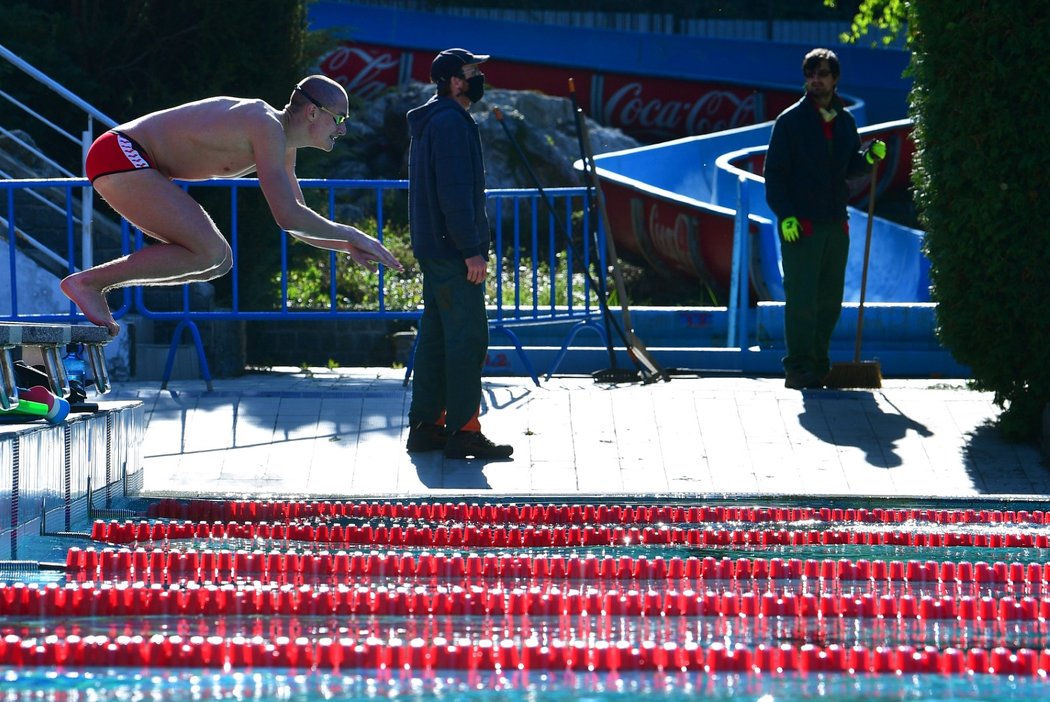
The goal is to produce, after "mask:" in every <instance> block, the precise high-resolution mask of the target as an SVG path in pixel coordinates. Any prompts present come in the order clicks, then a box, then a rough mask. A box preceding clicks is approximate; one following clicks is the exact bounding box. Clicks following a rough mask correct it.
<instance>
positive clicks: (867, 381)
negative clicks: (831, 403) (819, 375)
mask: <svg viewBox="0 0 1050 702" xmlns="http://www.w3.org/2000/svg"><path fill="white" fill-rule="evenodd" d="M824 386H825V387H828V388H838V389H844V388H881V387H882V369H881V368H880V367H879V362H878V361H855V362H852V363H833V364H831V372H830V373H828V377H827V378H825V379H824Z"/></svg>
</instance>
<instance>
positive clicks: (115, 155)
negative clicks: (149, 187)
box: [84, 131, 153, 183]
mask: <svg viewBox="0 0 1050 702" xmlns="http://www.w3.org/2000/svg"><path fill="white" fill-rule="evenodd" d="M139 168H153V160H152V159H150V157H149V154H148V153H147V152H146V150H145V149H144V148H142V147H141V146H139V145H138V144H137V143H136V142H135V141H134V140H133V139H129V138H128V137H126V136H124V135H123V134H121V133H120V132H114V131H110V132H106V133H105V134H103V135H102V136H100V137H99V138H98V139H95V142H94V143H93V144H92V145H91V148H90V149H88V153H87V159H85V161H84V172H85V173H86V174H87V177H88V180H90V181H91V182H92V183H94V182H95V178H98V177H99V176H104V175H109V174H110V173H124V172H125V171H134V170H137V169H139Z"/></svg>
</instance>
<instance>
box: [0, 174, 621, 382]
mask: <svg viewBox="0 0 1050 702" xmlns="http://www.w3.org/2000/svg"><path fill="white" fill-rule="evenodd" d="M181 185H182V187H184V188H185V189H187V190H193V189H196V188H226V189H227V190H228V191H229V198H230V199H229V221H228V222H220V223H218V226H219V229H220V230H221V231H223V232H225V233H226V234H227V236H228V238H229V241H230V247H231V249H232V250H233V268H232V270H231V271H230V273H229V276H230V293H229V307H228V309H223V310H215V309H208V310H200V309H193V308H192V305H191V298H190V286H189V285H183V286H182V296H181V303H179V304H176V305H174V306H172V307H171V308H168V309H156V308H154V307H150V305H149V304H148V303H147V300H146V297H145V295H144V289H143V288H142V287H133V288H126V289H124V292H123V297H122V301H121V304H120V306H119V307H118V308H117V309H115V310H114V316H115V317H117V318H118V319H119V318H120V317H123V316H124V315H126V314H128V313H130V312H135V313H138V314H141V315H143V316H144V317H146V318H149V319H153V320H158V321H169V322H176V328H175V330H174V331H173V333H172V341H171V346H170V348H169V354H168V363H167V364H166V368H165V372H164V382H165V383H166V382H167V380H168V378H169V377H170V374H171V370H172V365H173V362H174V358H175V352H176V350H177V346H178V344H179V343H180V341H181V337H182V335H183V332H184V331H189V332H190V334H191V335H192V340H193V343H194V345H195V346H196V350H197V355H198V358H199V360H200V362H201V374H202V377H203V378H204V379H205V380H206V381H208V383H209V385H210V382H211V377H210V373H209V371H208V367H207V362H206V360H205V355H204V349H203V345H202V343H201V338H200V333H199V330H198V329H197V324H198V323H199V322H202V321H282V320H311V321H322V320H335V319H355V318H356V319H368V318H371V319H388V320H395V319H417V318H418V317H419V316H420V314H421V312H420V310H419V309H418V302H421V301H417V303H416V305H413V306H412V308H411V309H395V308H393V307H391V306H390V305H389V304H388V299H387V296H386V284H387V280H388V277H389V276H390V275H391V274H390V273H388V272H387V271H385V270H382V269H381V270H380V271H379V272H378V274H377V275H376V277H375V285H376V289H375V299H376V300H377V303H376V304H375V305H374V307H372V308H369V309H353V308H349V307H348V306H347V305H346V304H341V303H340V299H339V294H338V289H337V280H336V278H337V277H336V276H335V275H334V274H333V275H330V276H329V284H328V292H327V300H326V302H325V304H324V306H323V307H315V308H303V307H300V306H297V305H296V304H295V303H294V301H293V300H291V299H290V297H289V271H290V267H291V263H290V260H291V256H290V255H289V246H288V245H289V240H290V239H291V238H292V237H291V236H290V235H289V234H287V233H286V232H281V231H280V230H279V229H277V227H276V225H274V230H273V231H274V233H275V234H279V242H280V244H279V246H280V263H279V268H277V269H275V270H273V271H269V272H268V273H267V275H272V276H274V277H277V278H279V281H280V285H279V287H280V297H279V300H278V302H277V303H276V304H275V305H273V306H272V307H269V308H265V307H252V306H251V305H250V304H246V302H245V300H244V299H243V298H242V294H241V293H242V290H241V288H242V282H243V281H242V266H241V265H240V260H241V244H242V231H241V216H240V205H241V197H242V194H243V193H244V192H245V191H258V188H259V184H258V180H256V179H254V178H232V179H214V180H209V181H201V182H192V183H187V182H183V183H181ZM300 185H301V186H302V188H303V191H304V193H309V194H310V195H314V193H315V192H316V191H321V193H322V195H323V197H324V199H325V202H326V205H327V210H328V212H329V213H330V214H331V213H334V212H336V211H337V208H338V206H339V205H340V204H341V203H342V202H344V201H345V198H347V197H349V196H355V200H356V201H359V200H360V198H361V197H362V196H366V195H367V196H371V197H374V199H375V205H374V207H375V210H374V212H375V218H376V223H377V228H378V230H377V236H378V238H379V239H380V240H381V241H382V240H383V239H384V235H385V223H386V220H387V219H388V218H387V217H386V212H385V211H384V207H385V206H386V205H385V204H384V202H385V201H386V200H388V199H389V198H390V196H391V195H392V194H393V195H397V194H398V193H404V192H405V191H407V188H408V184H407V181H403V180H334V179H333V180H324V179H303V180H301V181H300ZM48 187H51V188H61V189H64V190H65V193H66V198H65V200H66V250H65V251H64V252H57V253H58V255H59V257H60V258H61V259H62V260H63V261H64V270H63V273H64V274H68V273H72V272H74V271H75V270H76V266H75V261H76V260H77V256H76V243H75V238H74V232H75V226H74V222H75V212H74V207H73V201H74V193H75V192H77V191H80V193H81V194H83V192H84V191H85V189H86V190H87V191H90V185H89V184H88V182H87V180H85V179H82V178H56V179H33V180H0V193H3V199H2V200H0V202H6V214H7V223H8V226H7V230H6V235H7V246H6V249H7V252H8V262H7V263H8V265H7V270H8V271H9V280H10V286H11V291H10V301H11V305H10V309H9V310H7V311H2V310H0V319H3V320H6V321H23V322H65V323H77V322H83V321H84V318H83V316H82V315H81V314H80V312H79V310H77V308H76V307H75V306H74V305H73V304H72V303H70V302H68V301H65V299H64V298H63V297H61V294H60V293H59V295H58V302H57V303H55V302H52V303H51V305H50V306H47V305H46V304H45V308H44V309H40V308H39V305H37V308H36V309H28V308H26V309H23V307H22V305H20V289H19V288H20V283H22V281H23V280H25V279H28V278H29V273H28V271H29V269H30V267H32V266H33V265H34V264H33V263H32V260H31V259H30V258H28V257H25V256H24V252H23V248H24V243H25V242H24V239H25V235H24V233H22V232H21V229H22V228H24V227H20V226H16V225H17V223H18V222H19V221H20V219H19V211H18V206H17V204H16V197H15V196H16V194H18V193H19V192H21V191H32V190H33V189H36V188H48ZM544 192H546V194H547V196H548V198H549V202H550V203H551V207H552V210H553V211H550V212H547V211H545V209H546V208H545V206H544V207H541V204H543V203H541V201H540V200H541V198H540V195H539V191H537V190H534V189H497V190H490V191H488V193H487V194H488V198H489V202H490V206H491V212H493V213H494V216H493V217H492V223H493V228H494V239H495V246H494V250H495V251H497V252H506V257H505V258H501V259H497V260H498V263H499V265H498V267H497V268H498V270H499V274H497V275H494V276H493V279H494V286H495V293H494V296H493V297H494V299H493V300H492V302H491V304H490V318H491V325H492V327H493V330H494V331H499V332H502V333H504V334H505V335H507V336H510V337H511V339H512V341H514V342H515V346H516V347H517V349H518V352H519V353H520V354H522V360H523V361H524V363H525V365H526V367H529V368H531V366H530V364H529V363H528V359H527V358H525V357H524V351H523V350H522V348H521V345H520V343H518V342H517V339H516V336H514V334H513V332H512V331H510V329H511V328H512V327H513V326H515V325H521V324H543V323H554V322H558V323H563V322H574V323H576V326H579V325H588V326H592V327H593V326H594V325H595V324H600V321H601V320H600V306H599V303H598V301H597V300H598V299H597V295H598V294H599V291H598V290H596V289H595V288H594V286H593V285H592V276H591V275H588V274H587V273H588V271H585V270H584V268H585V267H587V265H588V262H590V264H591V265H590V268H589V269H588V270H597V271H603V270H606V253H605V246H604V241H605V239H604V237H597V244H596V243H595V242H593V241H591V240H590V238H589V237H587V236H583V235H582V232H587V231H589V228H590V225H591V221H590V215H589V213H588V212H589V207H588V204H589V203H588V201H587V197H588V193H587V190H586V189H585V188H551V189H545V191H544ZM224 225H225V226H224ZM121 232H122V236H121V239H122V242H121V249H122V252H123V253H128V252H131V251H133V250H137V249H139V248H141V247H142V246H143V245H145V244H146V241H145V237H144V235H143V234H142V232H141V231H138V230H137V229H134V228H133V227H131V226H130V225H129V224H128V222H127V221H126V220H122V226H121ZM566 233H570V234H569V235H570V236H572V237H573V239H574V241H573V242H572V245H569V244H568V242H566V241H564V239H565V235H566ZM253 234H254V235H257V236H258V235H261V234H255V233H253ZM82 255H83V254H82ZM88 260H90V258H88ZM339 265H340V260H339V257H338V256H337V255H336V253H335V252H328V268H329V270H330V271H333V272H334V271H336V270H337V268H338V266H339ZM350 265H352V264H350ZM505 270H506V271H509V274H508V277H509V280H504V277H505V274H504V271H505ZM508 285H510V286H511V289H510V290H508V289H506V288H507V286H508ZM54 288H55V291H57V289H58V286H57V279H55V286H54ZM23 292H24V291H23ZM574 336H575V327H573V329H572V330H569V331H567V332H566V335H565V337H564V338H565V344H566V345H567V344H569V343H571V340H572V338H574ZM532 375H533V378H534V379H535V377H536V376H535V373H532Z"/></svg>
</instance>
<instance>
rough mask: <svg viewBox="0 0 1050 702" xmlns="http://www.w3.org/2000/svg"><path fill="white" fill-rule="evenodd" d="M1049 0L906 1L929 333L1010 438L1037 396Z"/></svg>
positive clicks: (1045, 329)
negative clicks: (989, 396)
mask: <svg viewBox="0 0 1050 702" xmlns="http://www.w3.org/2000/svg"><path fill="white" fill-rule="evenodd" d="M1048 8H1050V4H1048V3H1045V2H1018V1H1017V0H986V1H985V2H955V1H951V2H949V1H947V0H945V1H942V2H932V1H931V2H917V3H911V4H910V15H909V20H910V23H911V27H910V30H911V35H912V36H911V41H912V45H911V48H912V51H913V59H912V71H913V75H914V80H915V83H914V89H913V93H912V110H913V117H914V119H915V123H916V127H915V140H916V144H917V147H918V151H917V159H916V166H915V169H914V172H913V181H914V185H915V194H916V203H917V205H918V208H919V210H920V212H921V215H922V217H923V220H924V224H925V226H926V230H927V233H926V241H925V247H926V253H927V256H928V257H929V259H930V261H931V266H932V268H931V280H932V283H933V289H932V294H933V299H934V300H935V301H936V302H937V304H938V309H937V320H938V327H939V329H938V333H939V335H940V339H941V341H942V342H943V343H944V345H945V346H946V347H947V348H949V349H950V350H951V352H952V354H953V355H954V356H955V357H956V359H957V360H958V361H959V362H961V363H963V364H965V365H967V366H969V367H970V368H971V369H972V371H973V373H972V378H973V381H974V382H973V385H974V387H976V388H977V389H979V390H986V391H993V392H994V393H995V400H996V403H997V404H998V405H999V406H1000V407H1002V408H1004V410H1005V411H1004V412H1003V413H1002V415H1001V417H1000V422H999V423H1000V427H1001V429H1002V430H1003V432H1004V434H1005V435H1006V436H1008V437H1010V438H1016V439H1030V438H1034V437H1035V436H1037V435H1038V433H1039V431H1040V416H1041V413H1042V411H1043V407H1044V406H1045V405H1046V404H1047V402H1048V401H1050V360H1048V359H1047V357H1046V356H1044V355H1043V354H1044V353H1045V352H1046V351H1047V349H1048V348H1050V312H1048V309H1047V297H1048V294H1050V255H1048V253H1047V251H1048V247H1050V235H1048V233H1047V225H1048V221H1047V214H1048V203H1050V200H1048V197H1050V193H1048V192H1047V183H1048V182H1050V174H1048V172H1047V171H1048V165H1050V156H1048V154H1050V149H1048V148H1047V142H1048V137H1047V128H1048V126H1050V120H1048V116H1050V111H1048V109H1047V104H1048V103H1047V101H1048V100H1050V91H1048V90H1047V88H1050V62H1048V61H1046V43H1045V42H1046V38H1047V37H1048V36H1050V19H1048V17H1050V9H1048Z"/></svg>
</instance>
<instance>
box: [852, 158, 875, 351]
mask: <svg viewBox="0 0 1050 702" xmlns="http://www.w3.org/2000/svg"><path fill="white" fill-rule="evenodd" d="M878 175H879V162H878V161H875V163H873V164H872V167H871V193H870V194H869V195H868V226H867V232H866V233H865V235H864V266H863V269H862V270H861V273H860V305H859V306H858V307H857V343H856V345H855V346H854V347H853V362H854V363H860V339H861V335H862V334H863V332H864V297H865V295H866V293H867V291H868V256H870V255H871V225H872V223H873V220H874V219H875V183H876V181H877V180H878Z"/></svg>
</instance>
